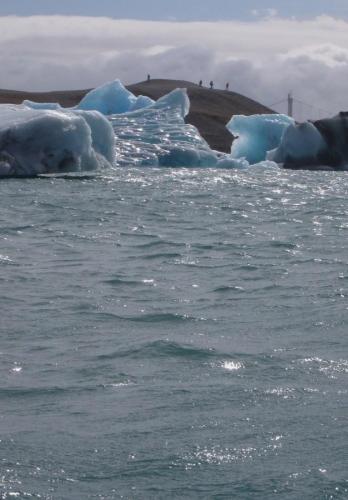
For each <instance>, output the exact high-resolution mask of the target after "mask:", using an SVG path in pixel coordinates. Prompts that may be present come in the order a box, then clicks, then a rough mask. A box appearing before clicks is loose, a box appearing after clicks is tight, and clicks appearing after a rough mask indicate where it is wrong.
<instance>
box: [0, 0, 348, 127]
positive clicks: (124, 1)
mask: <svg viewBox="0 0 348 500" xmlns="http://www.w3.org/2000/svg"><path fill="white" fill-rule="evenodd" d="M0 65H1V68H2V71H1V73H0V88H9V89H17V90H53V89H55V90H61V89H77V88H90V87H93V86H96V85H99V84H101V83H103V82H105V81H109V80H113V79H115V78H120V79H121V80H122V81H123V82H124V83H135V82H137V81H141V80H144V79H145V78H146V75H147V74H148V73H150V74H151V76H152V77H153V78H175V79H185V80H190V81H194V82H198V81H199V80H200V79H202V80H203V82H204V83H206V82H208V81H210V80H213V81H214V82H215V86H216V87H220V88H223V87H224V86H225V83H226V82H229V84H230V89H231V90H235V91H237V92H240V93H242V94H244V95H247V96H249V97H252V98H254V99H257V100H259V101H260V102H262V103H264V104H266V105H272V104H274V103H276V102H278V101H281V100H284V99H285V98H286V96H287V94H288V92H290V91H292V93H293V94H294V97H295V98H296V99H298V100H299V101H302V102H303V103H306V104H299V103H298V104H295V108H296V109H295V111H296V113H297V118H298V119H302V118H306V117H308V116H309V117H311V118H319V117H321V116H322V115H323V114H326V115H327V114H329V113H331V114H333V113H335V112H337V111H339V110H341V109H348V98H347V91H346V82H347V81H348V1H347V0H331V1H330V2H328V1H327V0H325V1H323V0H315V1H314V0H301V1H299V0H291V1H290V0H277V1H271V0H257V1H255V0H243V1H240V0H239V1H234V0H209V1H208V0H172V1H170V2H169V1H166V0H146V1H145V0H99V1H98V2H96V1H91V0H74V1H71V0H69V1H66V0H60V1H59V2H58V1H56V0H11V1H6V0H0ZM275 107H276V109H277V110H278V111H283V110H285V109H286V108H285V105H284V104H280V105H277V106H275ZM301 115H303V117H302V116H301Z"/></svg>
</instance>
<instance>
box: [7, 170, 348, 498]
mask: <svg viewBox="0 0 348 500" xmlns="http://www.w3.org/2000/svg"><path fill="white" fill-rule="evenodd" d="M0 191H1V197H0V200H1V202H0V203H1V213H0V218H1V230H0V240H1V246H0V254H1V255H0V270H1V273H0V281H1V294H0V304H1V316H0V326H1V333H0V376H1V389H0V439H1V442H0V468H1V471H0V497H1V498H3V499H8V498H19V499H25V498H41V499H57V500H58V499H59V500H60V499H62V500H63V499H70V500H80V499H105V500H106V499H119V498H125V499H171V498H173V499H176V498H178V499H181V498H190V499H195V498H200V499H230V498H238V499H273V498H282V499H294V500H295V499H296V500H297V499H346V498H348V473H347V470H348V451H347V449H348V448H347V441H348V431H347V429H348V426H347V424H348V404H347V402H348V394H347V391H348V386H347V380H348V379H347V377H348V335H347V320H348V310H347V308H348V299H347V294H348V254H347V231H348V206H347V196H348V180H347V175H346V174H345V173H342V174H340V173H332V172H290V171H282V170H276V169H263V168H259V169H258V168H254V169H249V170H245V171H233V170H230V171H227V170H219V171H217V170H211V169H200V170H195V169H150V168H149V169H118V170H116V171H115V172H113V173H112V174H110V175H109V174H107V175H102V176H95V177H90V178H48V179H47V178H46V179H43V178H42V179H30V180H29V179H22V180H18V179H12V180H7V181H2V182H1V184H0Z"/></svg>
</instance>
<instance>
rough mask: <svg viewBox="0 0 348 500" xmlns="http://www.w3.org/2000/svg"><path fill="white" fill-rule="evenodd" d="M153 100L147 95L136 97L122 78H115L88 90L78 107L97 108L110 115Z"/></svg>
mask: <svg viewBox="0 0 348 500" xmlns="http://www.w3.org/2000/svg"><path fill="white" fill-rule="evenodd" d="M153 102H154V101H153V100H152V99H150V98H149V97H146V96H138V97H136V96H135V95H134V94H132V92H130V91H129V90H127V89H126V88H125V87H124V86H123V85H122V83H121V82H120V80H115V81H113V82H108V83H105V84H104V85H102V86H100V87H97V88H96V89H93V90H91V91H90V92H88V94H86V95H85V97H84V98H83V99H82V100H81V102H80V104H78V105H77V106H76V108H77V109H82V110H85V111H86V110H96V111H99V112H100V113H102V114H103V115H106V116H108V115H114V114H119V113H127V112H129V111H134V110H136V109H141V108H146V107H148V106H151V104H153Z"/></svg>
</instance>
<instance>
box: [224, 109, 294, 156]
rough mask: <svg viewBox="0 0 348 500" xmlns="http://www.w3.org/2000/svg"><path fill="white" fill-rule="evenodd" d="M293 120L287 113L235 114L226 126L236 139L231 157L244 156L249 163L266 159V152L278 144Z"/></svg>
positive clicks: (292, 123)
mask: <svg viewBox="0 0 348 500" xmlns="http://www.w3.org/2000/svg"><path fill="white" fill-rule="evenodd" d="M294 123H295V122H294V120H293V119H292V118H290V117H289V116H287V115H281V114H279V115H277V114H269V115H251V116H244V115H235V116H233V117H232V119H231V120H230V121H229V122H228V123H227V125H226V127H227V128H228V130H229V131H230V132H231V133H232V135H233V136H235V137H236V139H235V140H234V141H233V143H232V149H231V156H232V158H245V159H246V160H247V161H248V162H249V163H250V164H251V165H252V164H256V163H259V162H261V161H264V160H266V156H267V152H268V151H270V150H272V149H275V148H277V147H278V146H279V144H280V142H281V139H282V136H283V133H284V131H285V130H286V129H287V128H288V127H289V125H294Z"/></svg>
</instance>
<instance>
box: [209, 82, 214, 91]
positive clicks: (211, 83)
mask: <svg viewBox="0 0 348 500" xmlns="http://www.w3.org/2000/svg"><path fill="white" fill-rule="evenodd" d="M209 85H210V89H211V90H212V89H213V88H214V82H213V80H210V84H209Z"/></svg>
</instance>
